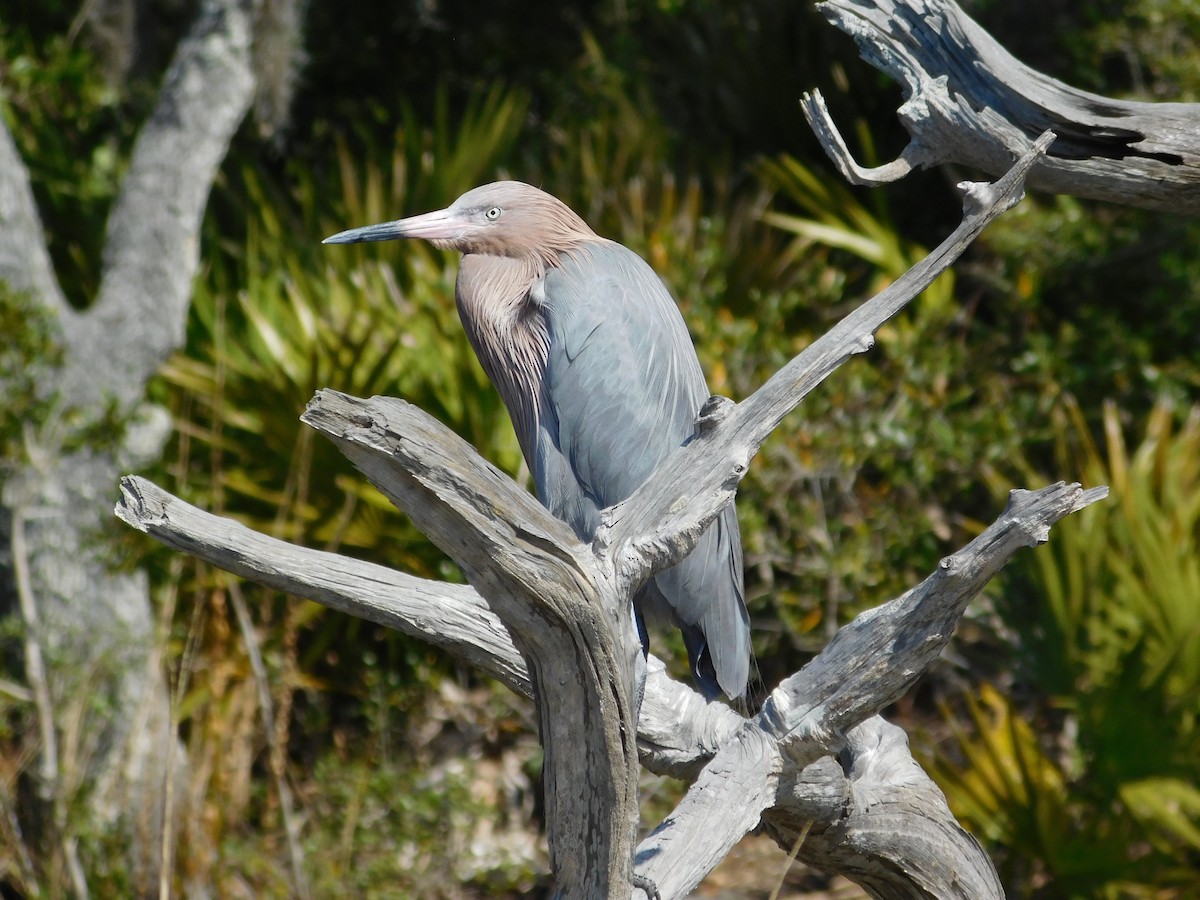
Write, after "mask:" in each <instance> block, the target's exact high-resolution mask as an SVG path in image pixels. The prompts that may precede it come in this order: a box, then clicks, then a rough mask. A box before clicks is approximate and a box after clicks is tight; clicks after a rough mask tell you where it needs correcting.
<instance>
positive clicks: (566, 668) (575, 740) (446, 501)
mask: <svg viewBox="0 0 1200 900" xmlns="http://www.w3.org/2000/svg"><path fill="white" fill-rule="evenodd" d="M301 418H302V419H303V421H305V422H306V423H307V424H309V425H311V426H312V427H314V428H316V429H317V430H318V431H320V432H322V433H323V434H325V435H326V436H327V437H329V438H330V439H331V440H332V441H333V442H334V443H335V444H336V445H337V446H338V448H339V449H340V450H341V451H342V452H343V453H344V454H345V455H346V456H347V457H348V458H349V459H350V461H351V462H353V463H354V464H355V465H356V466H357V467H358V468H359V469H360V470H361V471H362V472H363V474H364V475H366V476H367V478H368V479H369V480H370V481H371V482H372V483H373V484H374V485H375V486H376V487H377V488H379V490H380V491H382V492H383V494H384V495H385V496H387V497H388V499H390V500H391V501H392V502H393V503H394V504H396V506H398V507H399V508H400V509H402V510H404V512H405V513H407V514H408V515H409V517H410V518H411V519H412V520H413V524H414V525H416V526H417V528H419V529H420V530H421V531H422V532H424V533H425V534H426V535H427V536H428V537H429V539H430V540H432V541H433V542H434V543H435V544H437V545H438V546H439V547H441V548H442V549H443V550H444V551H446V553H447V554H449V555H450V556H451V558H453V559H454V561H455V562H456V563H458V565H459V566H461V567H462V569H463V572H464V573H465V574H466V576H467V580H468V581H470V582H471V584H472V585H473V586H474V587H475V588H476V589H477V590H478V591H479V592H480V594H482V595H483V596H484V597H485V598H486V599H487V601H488V603H489V605H490V606H491V608H492V610H493V611H494V612H495V613H496V615H497V616H499V618H500V620H501V621H502V622H503V623H504V624H505V626H506V628H507V629H508V632H509V634H510V635H511V636H512V638H513V641H514V643H515V644H516V645H517V647H518V649H520V651H521V655H522V656H523V657H524V658H525V660H526V664H527V665H528V667H529V671H530V675H531V678H532V680H533V682H534V684H535V690H534V700H535V701H536V703H537V706H538V724H539V727H540V730H541V739H542V747H543V749H544V751H545V756H544V760H543V769H542V778H543V781H544V785H545V798H546V832H547V841H548V844H549V850H550V860H551V865H552V867H553V871H554V876H555V881H556V887H555V891H556V896H559V897H602V896H612V895H621V894H627V893H628V890H629V888H628V886H629V884H630V881H631V878H632V875H633V870H632V864H633V847H634V841H635V837H636V829H637V822H638V802H637V769H638V766H637V763H638V757H637V740H636V736H637V711H636V704H635V699H634V689H635V688H634V669H635V663H636V658H637V655H638V654H639V653H640V649H641V648H640V647H639V645H638V641H637V639H636V636H635V634H634V632H633V620H632V616H631V614H630V608H629V595H628V594H619V593H618V592H617V590H616V586H617V581H616V579H615V578H613V577H612V576H611V575H610V574H609V573H608V571H607V566H605V565H604V563H603V561H602V560H597V559H595V558H594V557H593V555H592V553H591V550H590V548H588V547H585V546H584V545H583V544H581V543H579V541H578V540H577V539H576V537H575V535H574V532H572V531H571V529H570V528H569V527H568V526H567V525H566V523H564V522H562V521H560V520H558V519H556V518H555V517H554V516H552V515H551V514H550V513H549V512H548V511H547V510H546V509H545V508H544V507H542V506H541V505H540V504H539V503H538V502H537V500H536V499H534V497H533V496H532V495H531V494H529V493H528V492H527V491H525V490H522V489H521V488H519V487H518V486H517V485H516V484H514V483H513V481H512V479H510V478H508V477H507V476H506V475H504V474H503V473H501V472H500V471H499V470H498V469H496V468H495V467H494V466H492V465H490V464H489V463H487V462H485V461H484V460H483V459H482V458H481V457H480V456H479V454H478V453H477V452H476V450H475V448H474V447H472V446H471V445H470V444H468V443H467V442H466V441H464V440H462V439H461V438H459V437H458V436H457V435H455V434H454V433H453V432H451V431H450V430H449V429H448V428H446V426H444V425H442V424H441V423H440V422H438V421H437V420H436V419H434V418H433V417H432V416H430V415H428V414H427V413H425V412H423V411H422V410H420V409H418V408H417V407H415V406H412V405H411V404H409V403H405V402H404V401H403V400H397V399H393V398H387V397H375V398H372V399H371V400H359V399H357V398H355V397H350V396H347V395H345V394H339V393H337V392H335V391H329V390H323V391H319V392H318V393H317V395H316V396H315V397H314V398H313V399H312V401H311V402H310V403H309V406H308V409H307V410H306V411H305V413H304V415H303V416H302V417H301Z"/></svg>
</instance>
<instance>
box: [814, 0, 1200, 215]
mask: <svg viewBox="0 0 1200 900" xmlns="http://www.w3.org/2000/svg"><path fill="white" fill-rule="evenodd" d="M818 8H819V9H820V11H821V12H822V13H823V14H824V15H825V17H826V18H827V19H828V20H829V21H830V22H831V23H832V24H833V25H835V26H836V27H837V28H840V29H841V30H842V31H844V32H846V33H847V34H849V35H850V36H851V37H852V38H854V40H855V42H856V43H857V44H858V47H859V52H860V53H861V55H862V57H863V59H865V60H866V61H867V62H869V63H870V64H871V65H872V66H874V67H875V68H877V69H879V70H880V71H882V72H884V73H885V74H887V75H888V76H890V77H891V78H893V79H894V80H896V81H897V82H899V83H900V85H901V86H902V87H903V90H904V104H903V105H902V106H901V107H900V109H899V110H898V115H899V116H900V120H901V122H902V123H903V124H904V127H905V128H906V129H907V130H908V132H909V134H910V136H911V138H912V140H911V142H910V143H909V145H908V147H906V148H905V150H904V151H903V152H902V153H901V155H900V157H899V158H898V159H896V160H894V161H893V162H890V163H887V164H886V165H883V166H879V167H876V168H872V169H866V168H863V167H861V166H859V165H858V164H857V163H856V162H855V161H854V159H853V158H852V157H851V155H850V152H849V150H848V149H847V148H846V145H845V143H844V142H843V141H842V139H841V136H840V135H839V134H838V130H837V128H836V126H835V125H834V124H833V121H832V119H831V118H830V116H829V113H828V110H827V109H826V108H825V104H824V101H823V99H822V98H821V96H820V94H819V93H818V92H815V91H814V92H813V95H811V96H806V97H805V99H804V103H803V107H804V112H805V115H806V116H807V117H808V120H809V122H810V124H812V126H813V130H814V131H816V132H817V135H818V137H819V138H820V139H821V143H822V145H823V146H824V147H825V150H826V152H827V153H828V154H829V156H830V157H831V158H832V159H833V161H834V162H835V163H836V164H837V166H838V168H839V170H840V171H841V172H842V174H843V176H845V177H846V178H847V179H848V180H849V181H851V182H853V183H855V184H881V183H883V182H887V181H894V180H896V179H898V178H902V177H903V176H904V175H906V174H908V173H909V172H910V171H912V170H913V169H914V168H916V167H918V166H921V167H925V168H928V167H931V166H935V165H941V164H943V163H959V164H962V165H968V166H972V167H974V168H977V169H980V170H982V171H984V172H987V173H988V174H989V175H993V176H997V175H1000V174H1001V173H1003V172H1005V171H1007V170H1008V167H1009V166H1010V165H1012V161H1013V160H1014V159H1016V158H1017V157H1018V156H1020V155H1021V154H1023V153H1024V152H1025V150H1026V148H1028V147H1029V145H1030V144H1031V143H1032V142H1033V140H1034V139H1035V138H1036V137H1037V136H1038V135H1039V134H1041V133H1042V132H1044V131H1046V130H1047V129H1049V130H1051V131H1053V132H1054V133H1055V135H1056V138H1055V141H1054V143H1053V144H1051V146H1050V148H1049V150H1048V151H1047V153H1046V155H1045V157H1044V158H1042V159H1041V160H1039V161H1038V163H1037V164H1036V165H1035V166H1034V167H1033V170H1032V171H1031V172H1030V173H1029V186H1030V187H1031V188H1034V189H1036V190H1042V191H1048V192H1051V193H1057V194H1073V195H1075V196H1077V197H1087V198H1091V199H1095V200H1107V201H1110V202H1113V203H1121V204H1125V205H1128V206H1139V207H1143V208H1146V209H1158V210H1164V211H1168V212H1174V213H1192V214H1196V213H1200V127H1197V123H1198V122H1200V104H1196V103H1137V102H1132V101H1128V100H1116V99H1112V98H1109V97H1102V96H1099V95H1097V94H1091V93H1088V92H1086V91H1081V90H1077V89H1075V88H1072V87H1069V86H1068V85H1065V84H1063V83H1062V82H1060V81H1056V80H1055V79H1053V78H1050V77H1048V76H1046V75H1043V74H1042V73H1040V72H1037V71H1035V70H1033V69H1031V68H1029V67H1028V66H1026V65H1024V64H1023V63H1021V62H1019V61H1018V60H1017V59H1015V58H1014V57H1013V56H1012V55H1011V54H1009V53H1008V52H1007V51H1006V50H1005V49H1004V48H1003V47H1001V46H1000V45H999V44H998V43H996V41H995V40H994V39H993V38H992V37H991V36H990V35H989V34H988V33H987V32H986V31H984V30H983V29H982V28H980V27H979V25H977V24H976V23H975V22H974V21H972V20H971V18H970V17H969V16H967V14H966V13H964V12H963V11H962V10H961V9H960V8H959V7H958V6H957V5H955V4H954V3H953V2H952V0H828V2H826V3H822V4H820V5H819V7H818Z"/></svg>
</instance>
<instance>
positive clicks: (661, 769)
mask: <svg viewBox="0 0 1200 900" xmlns="http://www.w3.org/2000/svg"><path fill="white" fill-rule="evenodd" d="M1103 493H1104V491H1103V489H1098V490H1092V491H1082V490H1080V489H1079V488H1078V487H1077V486H1074V485H1070V486H1066V485H1055V486H1053V487H1050V488H1046V489H1044V490H1042V491H1038V492H1036V493H1033V494H1030V493H1028V492H1025V491H1017V492H1014V495H1013V501H1012V503H1011V504H1010V506H1009V508H1008V509H1007V510H1005V512H1004V514H1003V515H1002V516H1001V518H1000V519H999V520H997V522H996V523H994V524H993V525H992V526H991V527H990V528H989V529H987V530H986V531H985V532H984V533H983V534H982V535H980V537H979V538H977V539H976V540H975V541H973V542H972V543H971V544H970V545H969V546H968V547H966V548H964V549H963V550H961V551H959V552H958V553H956V554H954V555H952V556H950V557H948V558H947V559H946V560H945V561H944V562H943V564H942V565H941V566H939V568H938V570H937V571H936V572H935V573H934V574H933V575H931V576H930V578H928V579H927V580H926V581H925V582H923V583H922V584H921V585H919V586H918V587H916V588H914V589H913V590H912V591H909V592H908V593H906V594H905V595H903V596H902V597H899V598H897V599H896V600H893V601H891V602H890V603H888V604H885V605H884V606H881V607H879V608H878V609H875V610H872V611H870V612H868V613H864V614H863V615H862V616H860V617H859V618H858V619H856V620H855V622H853V623H851V625H850V626H848V627H847V628H846V629H844V630H843V632H842V633H841V634H839V637H838V638H837V640H835V641H834V642H832V643H831V644H830V645H829V646H828V647H827V648H826V649H825V650H824V651H823V652H822V653H821V655H819V656H818V657H817V658H816V659H814V660H813V661H812V662H811V663H810V664H809V665H808V666H806V667H805V668H804V669H803V670H801V671H800V672H799V673H797V674H796V675H795V676H793V677H792V678H790V679H788V680H787V681H785V682H784V683H783V684H782V685H781V686H780V687H779V688H777V689H776V691H775V692H774V693H773V694H772V697H771V699H770V701H769V703H768V705H767V706H766V707H765V708H764V711H763V713H762V714H761V715H760V716H759V717H758V718H757V719H756V720H755V721H752V722H749V723H746V722H744V721H743V720H742V719H741V718H740V717H738V716H737V715H735V714H734V713H733V712H732V711H731V710H729V709H728V708H727V707H724V706H721V705H720V704H705V703H704V701H703V700H702V699H701V698H700V697H699V695H697V694H696V693H695V692H694V691H692V690H691V688H689V687H687V686H685V685H682V684H680V683H678V682H675V681H673V680H671V679H670V678H669V677H667V676H666V675H665V673H664V672H663V670H662V664H661V663H659V662H657V661H655V660H652V663H651V666H650V676H649V679H648V681H647V687H646V696H645V700H644V702H643V706H642V719H641V722H640V724H639V740H640V741H641V743H642V758H643V762H644V763H645V764H646V765H647V767H648V768H650V769H651V770H652V771H655V772H657V773H660V774H670V775H695V773H696V772H697V771H699V770H700V769H701V768H703V767H704V766H706V765H707V766H708V768H707V769H705V770H704V774H703V776H702V780H700V781H698V782H697V783H696V787H695V788H694V789H693V791H692V792H691V793H689V799H687V800H685V801H684V803H683V804H681V806H680V808H679V809H678V810H677V811H676V813H675V814H674V815H673V816H671V817H670V819H669V820H668V822H667V824H666V825H664V826H663V827H662V828H660V829H659V831H657V832H656V833H655V834H654V835H652V836H651V837H650V838H648V839H647V841H646V842H645V843H644V844H643V846H642V848H641V849H640V851H639V863H640V867H641V870H642V871H643V872H644V874H646V875H648V876H650V877H651V879H652V880H654V881H655V882H656V883H657V884H658V886H659V889H660V891H662V895H663V897H673V896H683V895H684V894H686V893H687V892H688V890H690V888H691V887H694V886H695V884H696V883H698V882H699V881H700V879H702V878H703V877H704V875H705V874H707V872H708V871H709V870H710V869H711V867H712V865H713V864H714V863H715V862H716V861H719V860H720V858H722V857H723V855H724V852H725V851H727V850H728V846H732V843H735V842H736V841H737V840H738V839H739V838H740V837H741V836H742V835H743V834H744V833H745V832H746V831H748V830H749V829H750V828H753V827H754V826H755V825H757V824H758V821H759V816H760V815H761V817H762V821H763V823H764V825H765V826H766V829H767V831H768V833H770V834H771V835H772V836H773V837H774V838H775V839H776V840H777V841H778V842H779V843H780V844H781V846H784V847H790V846H791V845H792V844H793V843H794V841H795V839H796V837H797V835H798V834H799V833H800V831H801V829H802V828H804V827H805V825H806V824H807V825H809V826H810V828H811V830H810V832H809V834H808V836H807V838H806V840H805V842H804V844H803V846H802V848H801V854H800V855H801V858H803V859H804V860H805V861H806V862H809V863H810V864H812V865H815V866H817V867H819V868H822V869H824V870H825V871H829V872H839V873H841V874H844V875H846V876H847V877H850V878H852V879H854V880H856V881H858V882H859V883H860V884H863V885H864V886H867V887H869V889H870V890H872V892H873V893H875V894H876V895H877V896H881V897H889V896H897V895H902V896H913V895H914V894H913V893H912V888H914V887H915V888H918V889H919V891H924V892H926V893H927V894H928V895H936V896H942V895H943V894H940V893H939V890H941V889H944V888H946V887H947V886H948V885H953V884H958V885H959V886H960V893H958V894H957V896H964V897H967V896H970V897H986V896H998V894H997V893H996V891H997V888H996V887H995V881H994V875H991V876H989V872H990V871H991V870H990V866H989V864H988V863H987V859H986V857H985V856H984V855H983V853H982V850H981V849H980V848H979V847H978V845H977V844H976V843H975V842H974V840H973V839H972V838H970V836H969V835H967V834H966V833H965V832H963V831H962V830H961V829H960V828H959V827H958V826H957V825H956V824H955V822H954V819H953V817H952V816H951V815H950V812H949V810H948V809H947V807H946V805H945V800H944V798H943V797H942V795H941V793H940V792H939V791H938V790H937V788H936V787H935V786H934V785H933V783H932V782H931V781H930V780H929V779H928V778H927V777H926V776H925V775H924V773H923V772H922V771H921V770H920V767H919V766H917V765H916V763H915V762H914V761H913V760H912V757H911V755H910V754H909V752H908V746H907V739H906V738H905V737H904V735H903V732H901V731H900V730H899V729H896V728H894V727H893V726H890V725H887V724H886V723H884V722H883V721H882V720H881V719H879V718H878V717H877V716H874V715H873V711H874V710H877V709H879V708H880V707H881V706H883V705H886V703H887V702H889V701H890V700H891V699H893V698H894V697H896V696H898V695H899V694H900V693H902V692H903V690H904V689H905V688H906V687H907V685H908V684H909V683H910V682H911V680H912V679H913V678H915V677H916V675H917V674H919V672H920V670H921V669H922V668H923V666H924V665H925V664H926V663H927V662H928V661H929V660H930V659H932V658H933V657H935V656H936V655H937V653H938V651H939V650H940V649H941V647H942V646H943V645H944V643H945V641H946V640H948V639H949V636H950V633H951V632H952V630H953V627H954V622H955V621H956V619H957V617H958V615H960V614H961V611H962V609H963V608H964V607H965V605H966V603H967V601H968V600H969V599H970V598H971V597H972V596H974V594H975V593H976V592H977V591H978V589H979V588H980V587H981V586H982V584H983V582H984V581H986V579H987V578H988V577H990V575H992V574H994V573H995V572H996V571H998V570H999V568H1000V567H1001V566H1002V565H1003V564H1004V563H1005V562H1006V560H1007V559H1009V558H1010V557H1011V555H1012V554H1013V553H1015V552H1016V551H1017V550H1018V549H1020V547H1022V546H1027V545H1031V544H1033V543H1035V542H1038V541H1042V540H1045V538H1046V536H1047V529H1048V528H1049V526H1050V525H1051V524H1052V523H1053V522H1055V521H1057V520H1058V519H1060V518H1061V517H1063V516H1065V515H1067V514H1068V513H1070V512H1073V511H1074V510H1076V509H1079V508H1081V507H1082V506H1084V505H1086V504H1087V503H1090V502H1093V501H1095V500H1097V499H1099V497H1101V496H1103ZM122 495H123V496H122V499H121V502H120V504H119V505H118V507H117V515H118V516H120V517H121V518H122V519H123V520H124V521H126V522H128V523H129V524H130V525H133V526H134V527H136V528H139V529H140V530H142V531H145V532H146V533H147V534H149V535H151V536H153V537H155V538H156V539H158V540H160V541H162V542H163V543H165V544H167V545H168V546H171V547H174V548H175V549H177V550H180V551H183V552H187V553H191V554H193V555H195V556H197V557H199V558H201V559H204V560H206V561H208V562H211V563H212V564H214V565H217V566H219V567H221V568H224V569H227V570H229V571H231V572H234V573H235V574H238V575H241V576H242V577H245V578H249V579H251V580H254V581H257V582H260V583H262V584H266V585H268V586H270V587H275V588H278V589H280V590H286V591H289V592H292V593H296V594H299V595H301V596H305V597H309V598H311V599H313V600H317V601H318V602H321V603H324V604H326V605H328V606H330V607H331V608H334V609H338V610H341V611H345V612H350V613H352V614H354V615H358V616H361V617H363V618H367V619H369V620H371V621H374V622H377V623H379V624H382V625H385V626H387V627H392V628H398V629H400V630H403V631H405V632H407V633H409V634H412V635H415V636H417V637H421V638H424V639H425V640H429V641H430V642H432V643H435V644H437V645H439V646H442V647H445V648H446V649H448V650H449V651H450V652H452V653H454V654H456V655H458V656H460V657H462V658H463V659H466V660H468V661H471V662H473V663H476V664H479V665H481V666H482V667H483V668H484V669H485V671H488V672H490V673H491V674H493V675H495V676H497V677H499V678H501V679H502V680H503V681H504V682H505V683H506V684H508V685H509V686H510V687H512V688H514V689H515V690H518V691H520V692H522V693H525V694H527V695H528V694H529V692H530V687H529V682H528V680H527V678H526V677H525V672H524V664H523V662H522V660H521V657H520V655H519V654H518V652H517V650H516V648H515V647H514V646H513V645H512V643H511V641H510V640H509V638H508V635H507V632H506V631H505V630H504V627H503V625H502V624H501V622H500V619H499V618H498V617H497V616H496V615H495V614H494V613H493V612H492V611H491V609H490V608H489V606H488V604H487V602H486V601H485V600H484V599H483V598H482V597H481V596H480V595H479V594H478V593H477V592H476V591H475V590H474V589H473V588H469V587H464V586H460V585H449V584H442V583H438V582H431V581H425V580H423V579H420V578H414V577H412V576H409V575H404V574H401V573H398V572H395V571H393V570H391V569H387V568H384V567H381V566H376V565H373V564H371V563H365V562H361V561H357V560H352V559H348V558H346V557H342V556H338V555H337V554H331V553H324V552H322V551H318V550H308V549H304V548H300V547H295V546H293V545H290V544H287V543H285V542H283V541H279V540H276V539H274V538H270V537H266V536H265V535H262V534H259V533H257V532H254V531H252V530H250V529H248V528H246V527H245V526H243V525H240V524H238V523H236V522H233V521H231V520H229V519H222V518H220V517H217V516H213V515H211V514H209V513H205V512H202V511H200V510H198V509H196V508H195V507H193V506H191V505H189V504H187V503H185V502H184V501H182V500H179V499H178V498H175V497H172V496H171V495H170V494H168V493H166V492H165V491H162V490H161V489H160V488H157V487H155V486H154V485H153V484H150V483H149V482H147V481H145V480H144V479H141V478H133V477H131V478H126V479H125V480H124V481H123V483H122ZM860 718H861V719H862V722H861V724H856V725H855V726H854V727H851V728H849V729H848V730H846V731H845V732H844V733H841V732H839V730H838V729H839V728H840V727H842V726H843V725H844V723H846V722H849V721H851V720H857V719H860ZM718 755H719V757H720V758H719V759H714V758H715V757H718ZM817 757H819V758H817ZM814 758H815V761H811V760H813V759H814ZM710 763H711V764H710ZM714 790H715V793H712V794H711V796H710V792H711V791H714ZM726 801H729V802H728V803H726ZM726 845H728V846H726ZM989 878H990V879H991V880H990V881H989ZM905 886H907V888H906V887H905ZM916 895H917V896H921V895H922V894H921V893H917V894H916ZM949 895H951V896H954V895H955V894H949Z"/></svg>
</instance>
